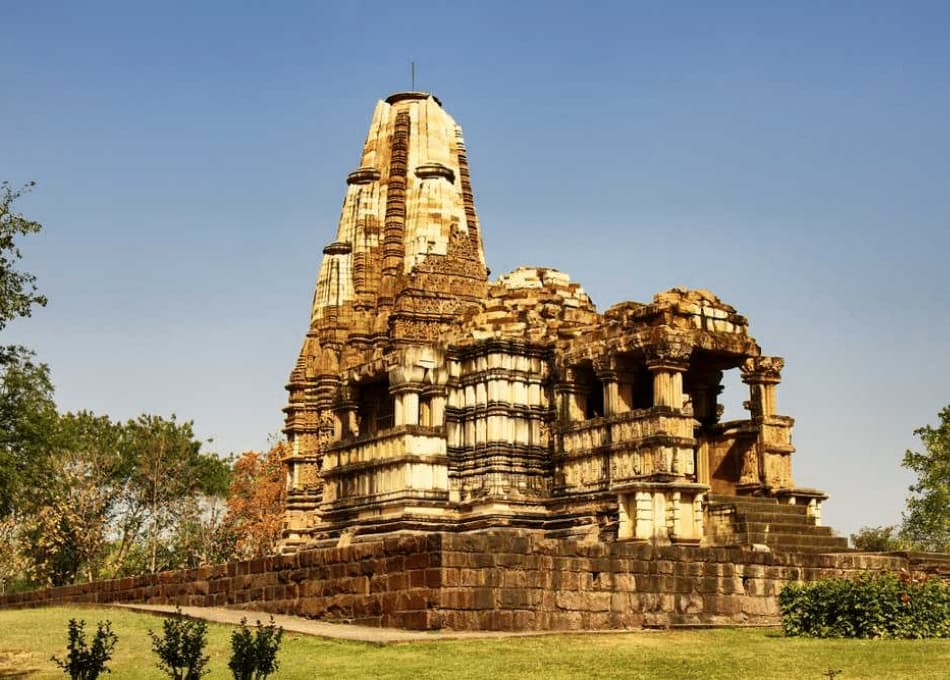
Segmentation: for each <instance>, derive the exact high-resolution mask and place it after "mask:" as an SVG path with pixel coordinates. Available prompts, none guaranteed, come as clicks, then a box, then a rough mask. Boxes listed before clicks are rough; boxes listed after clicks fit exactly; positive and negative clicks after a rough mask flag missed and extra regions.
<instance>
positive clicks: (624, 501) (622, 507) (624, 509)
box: [617, 493, 636, 540]
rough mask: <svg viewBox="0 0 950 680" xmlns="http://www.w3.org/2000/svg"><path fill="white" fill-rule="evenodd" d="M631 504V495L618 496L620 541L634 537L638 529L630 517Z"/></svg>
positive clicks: (618, 532) (622, 494)
mask: <svg viewBox="0 0 950 680" xmlns="http://www.w3.org/2000/svg"><path fill="white" fill-rule="evenodd" d="M629 504H630V496H629V494H624V493H621V494H617V510H618V517H617V519H618V522H617V538H618V539H620V540H623V539H627V538H633V537H634V532H635V529H636V527H635V526H634V521H633V519H632V518H631V517H630V510H629Z"/></svg>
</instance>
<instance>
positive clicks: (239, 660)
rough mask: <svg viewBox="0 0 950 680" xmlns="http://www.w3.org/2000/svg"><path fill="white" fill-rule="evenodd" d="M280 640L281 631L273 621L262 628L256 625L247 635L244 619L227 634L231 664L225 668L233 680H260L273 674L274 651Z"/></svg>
mask: <svg viewBox="0 0 950 680" xmlns="http://www.w3.org/2000/svg"><path fill="white" fill-rule="evenodd" d="M283 636H284V630H283V628H280V627H278V626H276V625H274V619H273V617H271V620H270V622H269V623H268V624H267V625H266V626H265V625H262V624H261V622H260V621H258V622H257V630H256V632H255V633H253V634H252V633H251V631H250V629H248V627H247V619H241V625H240V627H239V628H237V629H235V630H234V632H233V633H231V660H230V661H228V668H230V669H231V675H232V676H234V680H263V679H264V678H266V677H267V676H268V675H270V674H271V673H274V672H275V671H276V670H277V667H278V663H277V651H278V650H279V649H280V641H281V639H282V638H283Z"/></svg>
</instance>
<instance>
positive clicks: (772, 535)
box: [706, 494, 848, 552]
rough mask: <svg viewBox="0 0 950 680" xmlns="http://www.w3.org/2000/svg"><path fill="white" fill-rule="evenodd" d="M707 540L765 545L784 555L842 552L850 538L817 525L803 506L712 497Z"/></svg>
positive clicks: (770, 499) (768, 499) (750, 497)
mask: <svg viewBox="0 0 950 680" xmlns="http://www.w3.org/2000/svg"><path fill="white" fill-rule="evenodd" d="M706 511H707V523H706V540H707V541H708V542H709V543H710V544H712V545H741V546H750V545H753V544H756V545H765V546H768V547H769V548H770V549H771V550H781V551H784V552H841V551H843V550H847V549H848V539H846V538H843V537H841V536H835V535H834V532H833V531H832V530H831V527H823V526H817V525H816V524H815V521H814V519H813V518H811V517H809V516H808V515H807V514H806V513H807V508H806V507H805V506H804V505H788V504H780V503H779V502H778V501H777V500H776V499H774V498H763V497H759V496H721V495H716V494H710V496H709V498H708V499H707V505H706Z"/></svg>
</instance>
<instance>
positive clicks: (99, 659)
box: [50, 619, 119, 680]
mask: <svg viewBox="0 0 950 680" xmlns="http://www.w3.org/2000/svg"><path fill="white" fill-rule="evenodd" d="M85 627H86V622H85V621H76V619H70V620H69V626H68V636H69V639H68V642H67V644H66V652H67V654H66V660H65V661H63V660H62V659H60V658H58V657H56V656H52V657H50V660H51V661H53V662H55V663H56V665H57V666H59V667H60V668H62V669H63V672H64V673H66V675H68V676H69V677H70V678H71V680H96V678H98V677H99V674H100V673H109V672H110V671H109V669H108V668H106V662H107V661H108V660H109V659H111V658H112V650H113V649H114V648H115V643H116V642H118V640H119V638H118V636H117V635H116V634H115V633H113V632H112V622H111V621H99V623H98V624H97V625H96V635H95V637H94V638H93V639H92V644H91V645H87V644H86V631H85Z"/></svg>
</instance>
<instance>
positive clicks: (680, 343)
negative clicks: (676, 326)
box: [646, 336, 693, 372]
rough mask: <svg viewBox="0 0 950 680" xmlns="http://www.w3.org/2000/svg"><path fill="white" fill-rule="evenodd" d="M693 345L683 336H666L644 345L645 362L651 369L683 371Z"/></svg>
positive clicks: (687, 364)
mask: <svg viewBox="0 0 950 680" xmlns="http://www.w3.org/2000/svg"><path fill="white" fill-rule="evenodd" d="M692 352H693V347H692V345H691V343H690V342H689V341H688V340H686V339H685V338H678V337H672V336H671V337H666V338H663V339H661V340H660V341H658V342H656V343H654V344H652V345H649V346H648V347H646V364H647V368H648V369H650V370H651V371H662V370H667V371H680V372H682V371H685V370H686V369H687V368H689V358H690V356H691V355H692Z"/></svg>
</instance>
